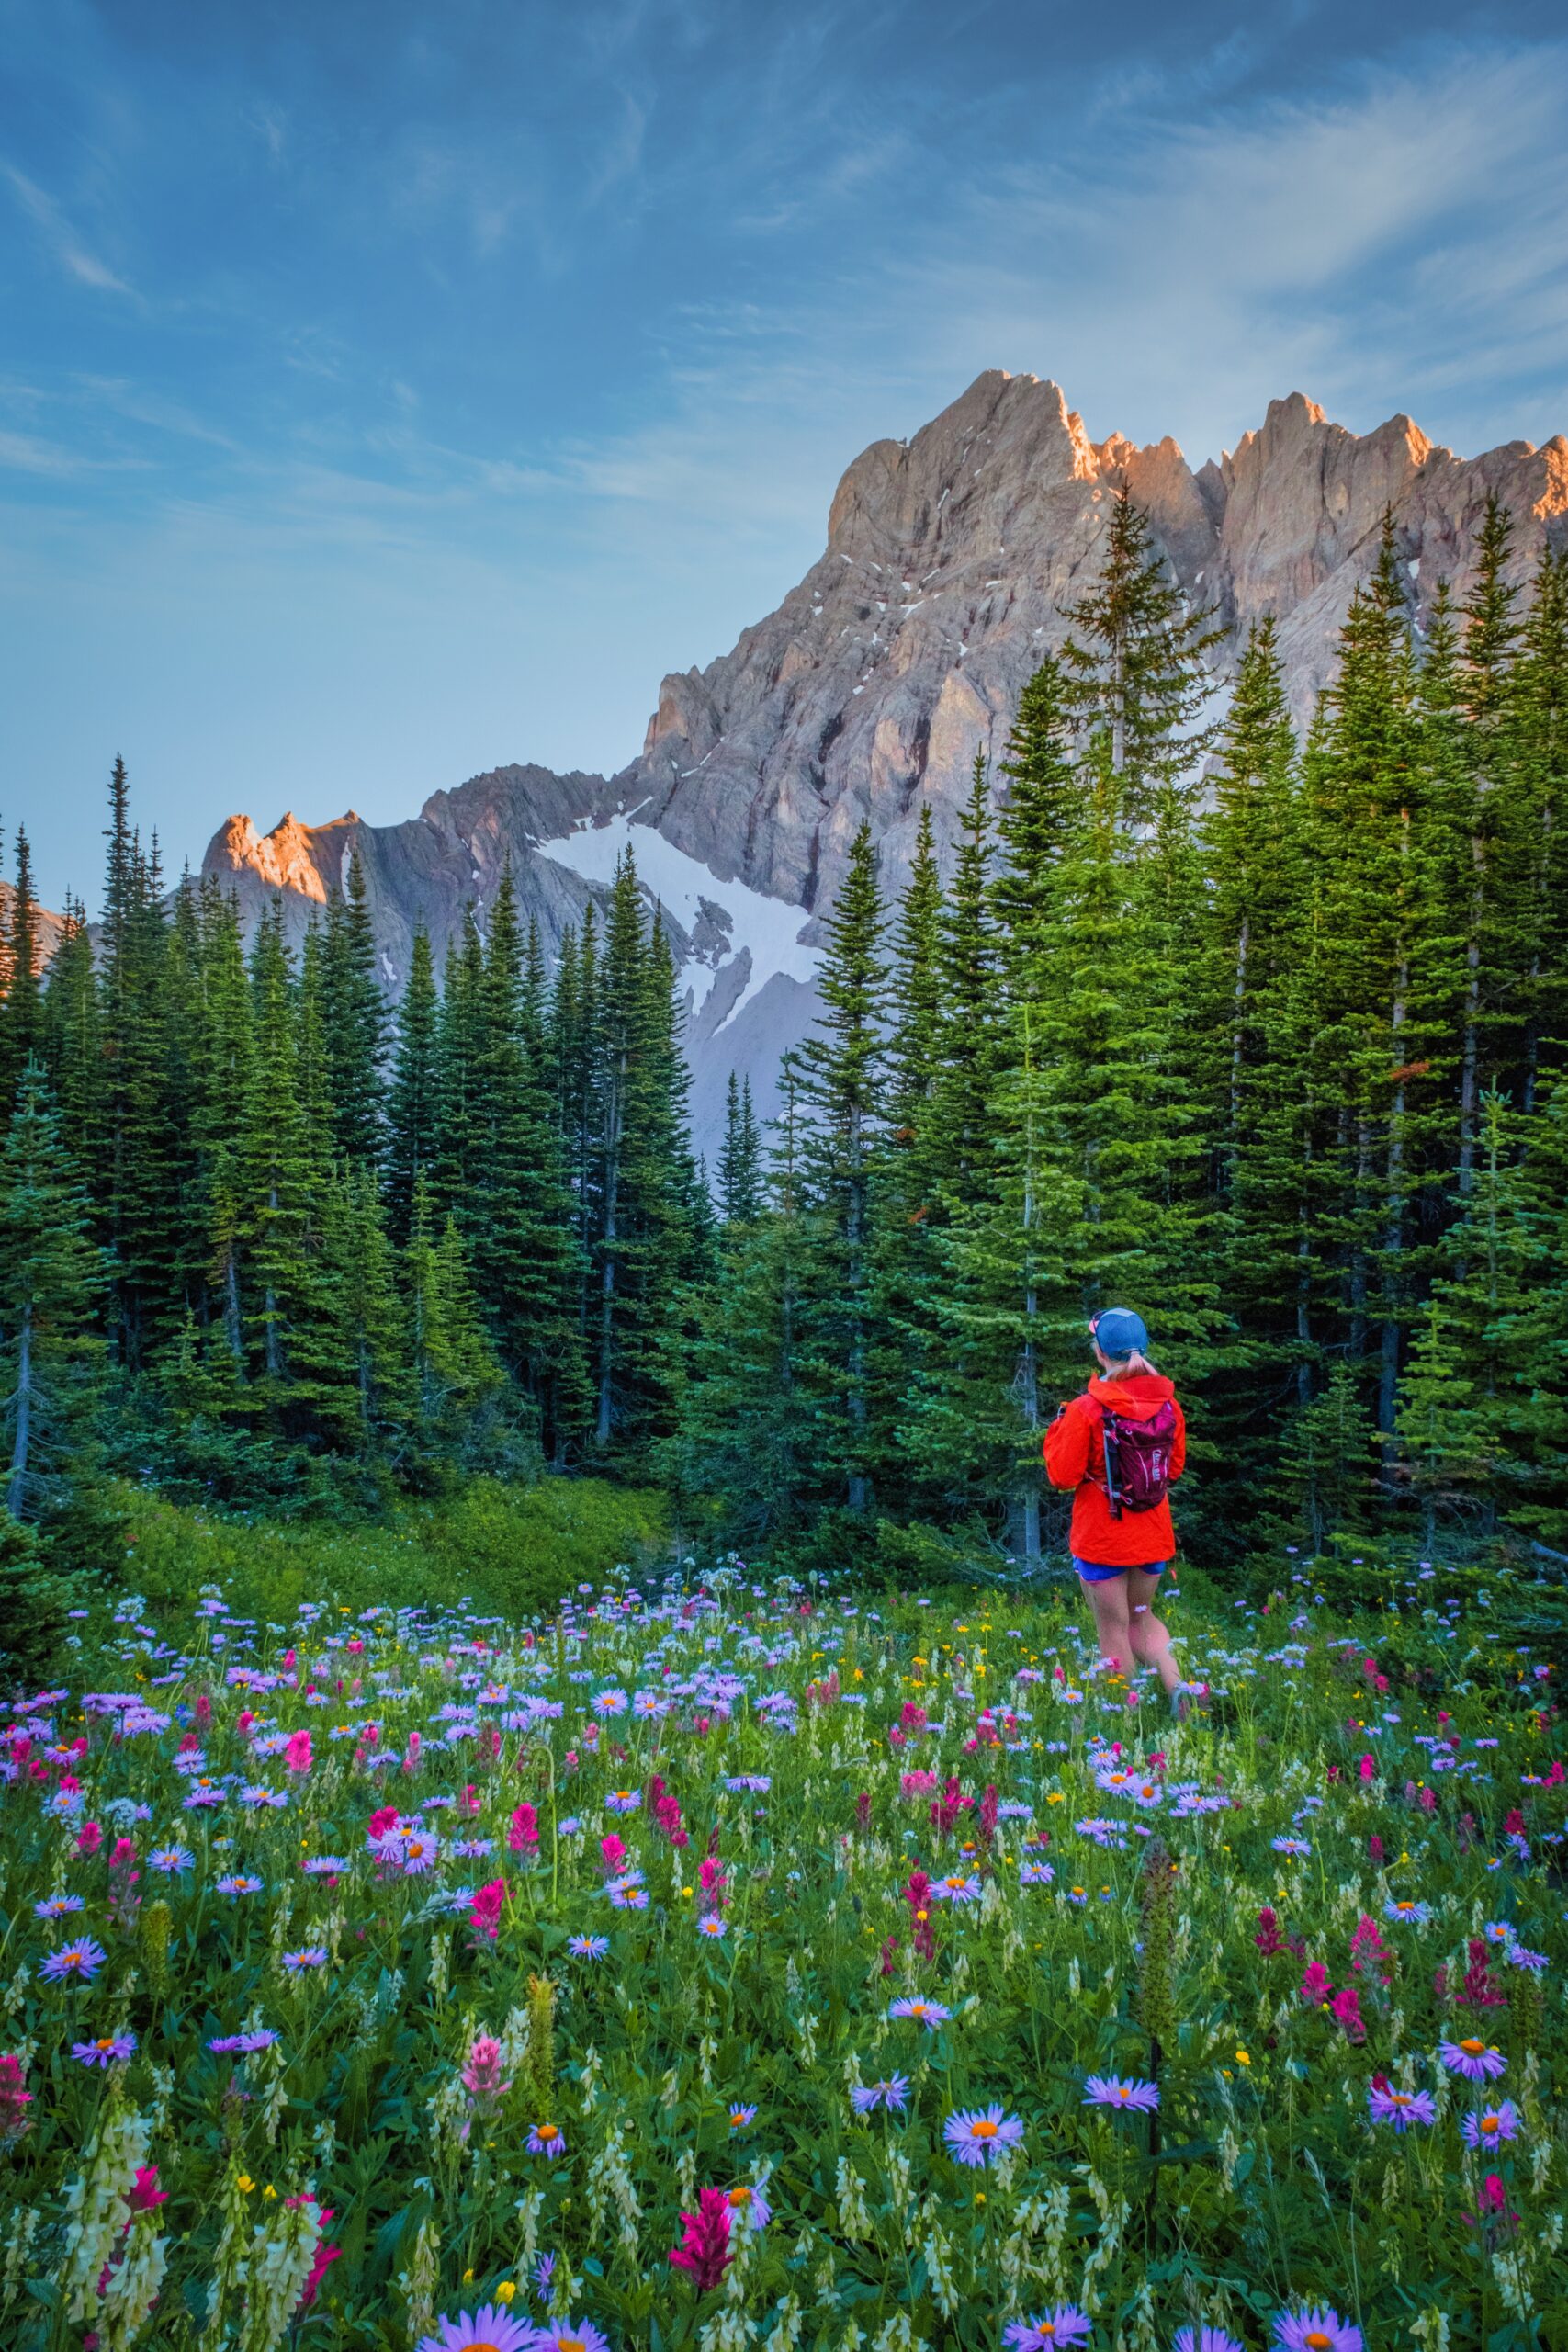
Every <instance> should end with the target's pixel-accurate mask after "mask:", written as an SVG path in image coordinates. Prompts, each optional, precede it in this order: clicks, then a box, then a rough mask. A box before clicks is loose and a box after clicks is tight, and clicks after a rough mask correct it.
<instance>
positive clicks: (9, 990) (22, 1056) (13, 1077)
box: [0, 826, 44, 1110]
mask: <svg viewBox="0 0 1568 2352" xmlns="http://www.w3.org/2000/svg"><path fill="white" fill-rule="evenodd" d="M38 926H39V905H38V899H37V898H36V896H35V895H34V889H33V866H32V852H31V850H30V849H29V847H28V836H27V832H26V831H25V829H24V828H22V827H21V826H18V827H17V879H16V881H15V883H14V884H13V885H12V888H11V893H10V898H9V900H8V903H7V905H6V910H5V922H4V927H3V932H0V947H3V951H4V968H5V996H4V1000H3V1001H0V1107H4V1108H6V1109H7V1110H8V1109H9V1107H10V1105H11V1103H13V1102H14V1101H15V1099H16V1094H17V1087H18V1085H19V1083H20V1080H21V1075H22V1072H23V1071H24V1070H25V1069H26V1068H27V1066H28V1062H29V1061H30V1060H31V1059H32V1057H34V1055H41V1054H42V1052H43V1050H44V1009H43V989H42V985H41V977H40V976H41V970H42V964H41V956H40V951H39V927H38Z"/></svg>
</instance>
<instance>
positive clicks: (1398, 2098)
mask: <svg viewBox="0 0 1568 2352" xmlns="http://www.w3.org/2000/svg"><path fill="white" fill-rule="evenodd" d="M1367 2112H1368V2114H1369V2115H1370V2117H1371V2120H1372V2121H1373V2122H1374V2123H1392V2124H1393V2128H1394V2130H1395V2131H1409V2129H1410V2127H1411V2125H1412V2124H1413V2123H1435V2122H1436V2121H1437V2120H1438V2113H1437V2109H1436V2108H1434V2106H1433V2105H1432V2094H1431V2092H1430V2091H1396V2090H1394V2089H1393V2088H1392V2087H1391V2088H1389V2089H1387V2090H1384V2089H1382V2088H1381V2087H1380V2086H1379V2085H1378V2084H1376V2083H1369V2084H1368V2086H1367Z"/></svg>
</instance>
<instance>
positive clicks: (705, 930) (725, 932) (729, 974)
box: [536, 803, 822, 1036]
mask: <svg viewBox="0 0 1568 2352" xmlns="http://www.w3.org/2000/svg"><path fill="white" fill-rule="evenodd" d="M638 805H639V807H640V806H641V805H643V804H641V803H639V804H638ZM628 849H629V850H630V851H631V853H632V857H633V859H634V861H635V863H636V865H637V878H638V880H639V881H640V882H641V883H642V885H643V887H644V888H645V889H646V890H647V892H648V894H649V897H650V898H651V899H653V900H654V901H655V903H656V904H657V905H659V906H660V907H663V908H665V909H666V910H668V912H669V913H670V914H671V917H672V918H673V919H674V921H675V922H678V923H679V924H680V926H681V928H682V931H683V932H685V933H686V934H687V935H688V937H689V938H690V939H691V941H692V948H693V954H692V963H691V964H689V965H688V966H687V967H686V969H687V975H688V977H689V978H693V979H695V977H696V976H695V972H694V968H693V967H694V966H695V965H697V964H705V965H706V966H707V967H708V969H709V970H710V971H711V973H712V975H713V977H712V978H711V979H710V981H709V982H708V985H707V988H706V989H705V991H704V993H703V996H702V998H701V1001H696V990H695V989H694V990H693V996H694V1003H693V1015H694V1020H695V1021H696V1022H697V1023H702V1015H703V1012H704V1011H705V1009H706V1008H708V1007H710V1006H712V1008H713V1010H714V1011H715V1012H717V1011H718V1007H717V1006H716V1005H714V1002H713V1000H714V999H715V997H716V995H717V994H718V992H719V991H720V989H723V990H724V993H725V997H726V999H727V1000H728V1001H726V1003H725V1005H724V1009H723V1012H722V1014H721V1016H720V1018H719V1019H718V1020H717V1021H716V1023H715V1024H714V1027H713V1028H712V1029H711V1030H710V1031H707V1032H706V1034H707V1035H714V1036H716V1035H720V1034H722V1032H723V1031H725V1030H726V1029H728V1027H729V1025H730V1023H732V1022H733V1021H734V1020H735V1018H736V1016H737V1014H739V1012H742V1011H743V1010H744V1008H745V1007H746V1006H747V1005H748V1004H749V1003H750V1001H751V1000H752V998H754V997H756V996H758V995H760V994H761V990H762V989H764V988H765V987H766V986H767V984H768V982H769V981H770V980H772V979H773V978H780V977H782V978H785V979H790V980H798V981H802V982H804V983H806V984H807V985H809V984H810V982H812V981H813V980H814V979H815V978H816V977H817V971H818V966H819V964H820V962H821V960H822V959H821V956H820V953H819V951H818V949H817V948H815V947H810V946H807V944H806V943H805V942H804V941H803V940H802V938H801V935H800V934H801V933H802V931H803V930H804V928H805V926H806V923H807V920H808V918H807V912H806V910H805V908H804V907H799V906H794V905H792V904H791V903H790V901H789V900H788V899H774V898H770V897H769V896H768V895H767V893H766V892H765V891H762V890H753V889H752V888H750V885H749V884H748V883H745V882H739V881H732V882H727V881H725V880H723V879H722V878H721V877H720V876H718V875H716V874H715V873H714V871H713V869H712V867H711V866H707V865H704V864H703V862H702V860H701V858H697V857H693V856H692V855H691V854H689V853H688V852H687V851H685V850H683V849H680V848H678V847H677V846H676V844H675V843H674V842H671V841H667V840H666V839H665V837H664V835H663V834H662V833H660V832H658V831H656V830H655V829H654V827H653V826H652V825H650V824H646V823H639V822H638V821H637V809H631V810H629V811H628V810H626V809H617V810H616V812H615V815H614V816H613V817H612V818H610V819H609V820H608V821H607V822H605V823H601V824H594V823H592V821H591V820H587V819H584V820H581V821H580V822H579V823H578V824H576V825H574V826H573V827H572V829H571V831H570V832H569V833H567V834H565V835H562V836H558V838H557V839H555V840H553V841H542V842H538V843H537V845H536V854H537V855H539V856H540V857H546V858H549V859H550V860H551V861H552V862H553V863H554V864H555V865H564V866H565V867H566V869H567V871H568V872H569V873H570V874H575V875H577V876H579V878H580V879H581V880H582V881H584V882H597V883H601V884H604V885H606V886H607V885H608V884H609V883H610V882H612V881H613V880H614V878H615V867H616V865H617V864H618V862H619V860H620V858H621V856H622V854H623V853H624V852H625V851H626V850H628ZM738 959H744V960H745V961H746V962H747V963H749V965H750V969H749V970H748V971H747V972H746V973H745V977H744V981H743V984H742V986H741V987H740V988H739V989H738V990H736V989H735V987H734V983H735V967H736V963H737V960H738ZM731 991H734V992H733V994H732V993H731ZM703 1025H704V1027H705V1024H703Z"/></svg>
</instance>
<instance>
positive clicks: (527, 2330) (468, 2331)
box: [417, 2303, 608, 2352]
mask: <svg viewBox="0 0 1568 2352" xmlns="http://www.w3.org/2000/svg"><path fill="white" fill-rule="evenodd" d="M582 2324H583V2326H584V2327H586V2326H587V2322H586V2321H584V2322H583V2323H582ZM555 2341H556V2339H555V2337H554V2336H553V2335H552V2336H545V2335H539V2334H536V2332H535V2330H534V2329H533V2328H532V2327H531V2326H530V2325H529V2324H528V2322H527V2321H526V2320H517V2319H509V2318H508V2317H507V2315H506V2313H505V2312H503V2311H502V2309H501V2307H500V2305H499V2304H491V2303H486V2304H485V2305H484V2307H483V2309H482V2310H480V2311H477V2312H458V2314H457V2318H456V2319H447V2318H446V2316H445V2315H443V2316H442V2317H441V2318H440V2319H438V2320H437V2321H436V2323H435V2334H434V2335H422V2336H421V2337H420V2339H419V2344H418V2347H417V2352H533V2347H534V2346H535V2345H536V2344H537V2343H549V2344H553V2343H554V2342H555ZM589 2341H590V2339H589V2337H588V2336H587V2335H584V2337H583V2344H584V2346H585V2347H587V2346H588V2345H589ZM593 2352H608V2347H607V2346H605V2345H604V2337H603V2336H600V2337H599V2338H598V2343H597V2345H596V2346H594V2347H593Z"/></svg>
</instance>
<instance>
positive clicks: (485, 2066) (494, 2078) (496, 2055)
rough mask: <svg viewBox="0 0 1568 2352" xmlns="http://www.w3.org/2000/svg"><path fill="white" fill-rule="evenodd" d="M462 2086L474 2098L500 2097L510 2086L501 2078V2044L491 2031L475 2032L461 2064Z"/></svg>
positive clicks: (484, 2099) (483, 2099)
mask: <svg viewBox="0 0 1568 2352" xmlns="http://www.w3.org/2000/svg"><path fill="white" fill-rule="evenodd" d="M463 2088H464V2089H465V2090H466V2091H467V2092H468V2097H469V2098H472V2099H475V2100H479V2101H489V2100H491V2099H498V2098H502V2097H503V2096H504V2095H505V2093H506V2092H507V2091H509V2090H510V2089H511V2088H512V2086H511V2084H510V2083H503V2082H502V2079H501V2044H500V2042H499V2041H497V2040H496V2038H495V2036H494V2034H492V2033H476V2034H475V2036H474V2038H473V2041H471V2042H470V2043H469V2045H468V2058H467V2060H466V2062H465V2064H464V2066H463Z"/></svg>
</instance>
